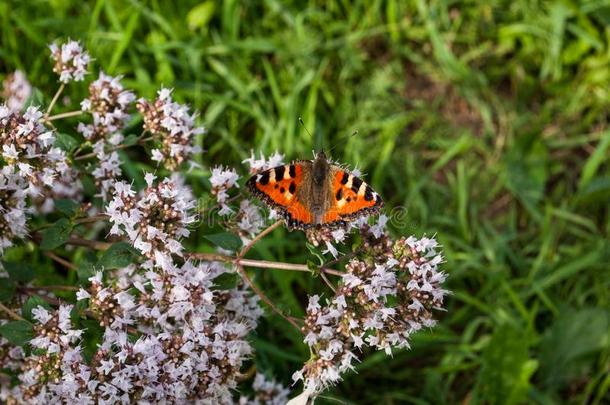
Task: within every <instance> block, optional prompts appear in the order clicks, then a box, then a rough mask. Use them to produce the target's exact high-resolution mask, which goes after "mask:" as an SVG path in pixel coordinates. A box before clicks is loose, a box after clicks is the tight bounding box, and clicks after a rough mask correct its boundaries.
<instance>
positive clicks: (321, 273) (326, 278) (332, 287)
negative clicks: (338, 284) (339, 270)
mask: <svg viewBox="0 0 610 405" xmlns="http://www.w3.org/2000/svg"><path fill="white" fill-rule="evenodd" d="M320 277H322V280H324V282H325V283H326V285H327V286H328V288H330V289H331V290H333V292H334V293H335V294H336V293H337V289H336V288H335V286H334V285H333V284H332V283H331V282H330V281H329V280H328V277H326V274H324V272H323V271H321V272H320Z"/></svg>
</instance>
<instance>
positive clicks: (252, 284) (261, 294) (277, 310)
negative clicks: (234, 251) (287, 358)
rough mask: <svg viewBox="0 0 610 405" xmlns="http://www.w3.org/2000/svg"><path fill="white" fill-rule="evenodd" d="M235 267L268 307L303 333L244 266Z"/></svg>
mask: <svg viewBox="0 0 610 405" xmlns="http://www.w3.org/2000/svg"><path fill="white" fill-rule="evenodd" d="M235 267H236V268H237V272H238V273H239V275H240V276H241V278H242V279H243V280H244V281H245V282H246V283H247V284H248V285H249V286H250V288H251V289H252V290H253V291H254V292H255V293H256V294H257V295H258V296H259V297H260V299H261V300H263V301H264V302H265V303H266V304H267V305H269V306H270V307H271V309H272V310H273V311H274V312H275V313H277V314H278V315H279V316H281V317H282V318H284V319H285V320H286V321H288V322H289V323H290V324H291V325H292V326H294V327H295V328H297V330H298V331H299V332H301V327H300V326H299V325H298V324H297V323H296V322H295V321H294V319H292V318H291V317H289V316H288V315H285V314H284V313H283V312H282V311H281V310H280V309H279V308H278V307H277V306H275V304H274V303H273V302H272V301H271V300H270V299H269V298H268V297H267V296H266V295H265V293H263V291H262V290H261V289H260V288H258V287H257V286H256V284H254V282H253V281H252V279H250V277H248V274H247V273H246V271H245V270H244V268H243V266H240V265H236V266H235Z"/></svg>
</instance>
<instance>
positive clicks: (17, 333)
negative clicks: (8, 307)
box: [0, 321, 34, 346]
mask: <svg viewBox="0 0 610 405" xmlns="http://www.w3.org/2000/svg"><path fill="white" fill-rule="evenodd" d="M0 335H2V336H4V338H5V339H6V340H8V341H9V342H10V343H12V344H14V345H17V346H23V345H25V344H26V343H28V342H29V341H30V340H32V338H33V337H34V331H33V330H32V324H30V323H29V322H28V321H12V322H7V323H5V324H4V325H2V326H0Z"/></svg>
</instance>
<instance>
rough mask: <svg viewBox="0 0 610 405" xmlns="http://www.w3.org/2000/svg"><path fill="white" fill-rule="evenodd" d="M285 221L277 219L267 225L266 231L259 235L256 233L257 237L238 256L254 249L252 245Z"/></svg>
mask: <svg viewBox="0 0 610 405" xmlns="http://www.w3.org/2000/svg"><path fill="white" fill-rule="evenodd" d="M282 222H283V221H281V220H280V221H277V222H275V223H274V224H273V225H270V226H268V227H267V229H265V230H264V231H262V232H261V233H259V234H258V235H256V237H255V238H254V239H252V240H251V241H250V243H248V244H247V245H246V246H244V247H243V249H242V250H241V252H239V255H238V257H244V256H245V255H246V253H248V251H249V250H250V249H252V247H253V246H254V245H255V244H256V243H257V242H258V241H259V240H261V239H263V238H264V237H265V236H267V235H269V234H270V233H271V232H273V230H274V229H275V228H277V227H278V226H280V225H282Z"/></svg>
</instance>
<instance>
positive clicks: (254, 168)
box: [242, 151, 284, 174]
mask: <svg viewBox="0 0 610 405" xmlns="http://www.w3.org/2000/svg"><path fill="white" fill-rule="evenodd" d="M242 163H247V164H248V165H249V166H250V173H252V174H254V173H258V172H260V171H263V170H267V169H271V168H272V167H277V166H281V165H282V164H284V155H282V154H280V153H278V152H277V151H276V152H275V153H274V154H273V155H271V156H269V159H265V156H263V154H262V153H261V154H260V159H256V158H255V156H254V151H250V157H249V158H248V159H244V160H243V161H242Z"/></svg>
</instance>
